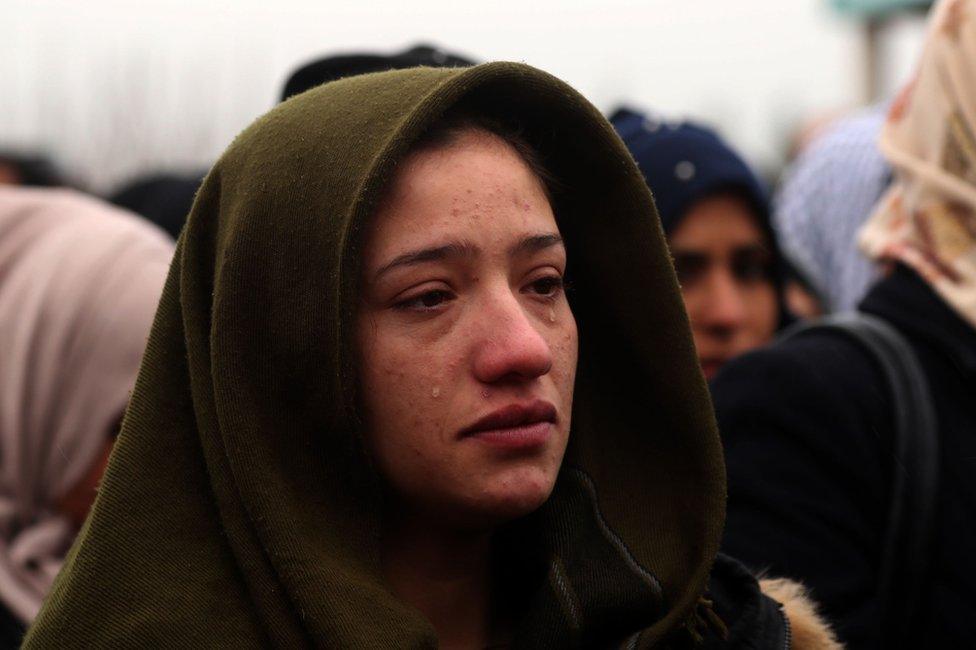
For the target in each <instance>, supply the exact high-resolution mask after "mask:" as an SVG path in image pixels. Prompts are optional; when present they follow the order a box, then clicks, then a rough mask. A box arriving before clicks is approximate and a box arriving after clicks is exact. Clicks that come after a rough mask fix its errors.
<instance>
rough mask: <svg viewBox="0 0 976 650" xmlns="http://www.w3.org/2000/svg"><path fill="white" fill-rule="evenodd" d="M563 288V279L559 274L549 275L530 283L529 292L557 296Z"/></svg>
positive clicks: (546, 296)
mask: <svg viewBox="0 0 976 650" xmlns="http://www.w3.org/2000/svg"><path fill="white" fill-rule="evenodd" d="M562 290H563V279H562V278H561V277H560V276H558V275H547V276H546V277H544V278H539V279H538V280H536V281H535V282H532V283H531V284H530V285H529V292H530V293H534V294H535V295H537V296H542V297H545V298H555V297H556V296H558V295H559V294H560V292H562Z"/></svg>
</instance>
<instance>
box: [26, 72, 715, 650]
mask: <svg viewBox="0 0 976 650" xmlns="http://www.w3.org/2000/svg"><path fill="white" fill-rule="evenodd" d="M462 105H463V106H464V107H466V109H467V110H468V111H474V112H477V113H481V114H484V115H486V116H488V117H494V118H500V119H511V118H517V119H518V121H519V122H520V123H521V125H522V126H523V132H524V135H525V137H526V138H527V139H528V140H529V141H530V142H531V143H532V144H533V145H534V146H535V147H536V148H537V149H538V150H539V151H540V152H541V155H542V157H543V159H544V161H545V164H546V166H547V167H548V168H549V169H551V170H552V172H553V173H554V175H555V176H556V177H557V178H559V179H560V181H561V183H562V187H563V188H564V189H563V191H562V192H561V193H560V194H559V195H558V196H557V197H556V199H555V203H554V207H555V213H556V214H557V219H558V222H559V225H560V229H561V232H562V234H563V236H564V238H565V240H566V244H567V249H568V257H569V260H570V262H569V265H570V266H569V274H570V275H571V276H572V278H573V281H574V283H575V288H574V291H573V294H572V296H571V299H570V300H571V303H572V307H573V310H574V313H575V316H576V318H577V321H578V324H579V332H580V358H579V365H578V375H577V382H576V390H575V401H574V414H573V426H572V431H571V432H570V441H569V449H568V451H567V455H566V460H565V461H564V463H563V471H562V472H561V474H560V477H559V479H558V481H557V484H556V488H555V491H554V493H553V495H552V497H551V498H550V499H549V501H548V502H547V503H546V505H545V506H543V508H542V509H540V511H539V512H537V513H535V514H534V515H532V516H529V517H526V518H525V519H524V520H521V521H518V522H515V524H513V525H512V526H511V529H510V530H508V531H506V532H507V533H508V535H509V536H510V538H512V543H511V544H510V545H509V546H508V548H511V549H516V551H513V553H515V554H516V555H517V557H516V558H515V560H517V561H519V562H524V563H525V564H527V565H529V566H530V567H531V568H532V570H527V571H524V572H520V573H519V574H518V575H516V576H515V580H516V581H517V584H515V585H514V586H513V589H515V590H516V593H518V595H519V596H520V597H522V598H524V599H525V602H526V603H527V605H526V609H525V611H524V612H522V614H523V616H522V621H521V623H520V625H519V626H518V630H517V636H516V638H515V641H514V646H515V647H525V648H530V647H531V648H538V647H583V646H586V647H594V646H601V647H603V646H607V645H609V644H612V643H617V642H618V641H622V640H623V639H625V638H629V637H634V638H636V640H637V643H636V646H637V647H647V646H650V645H652V644H654V643H656V642H658V641H660V640H662V639H676V638H678V637H680V636H681V635H682V630H683V629H684V627H685V626H686V624H688V623H689V622H690V621H692V620H693V619H694V618H695V611H696V604H697V603H698V601H699V597H700V595H701V594H702V591H703V590H704V588H705V586H706V582H707V579H708V574H709V569H710V566H711V563H712V560H713V558H714V557H715V554H716V552H717V547H718V542H719V538H720V534H721V529H722V522H723V518H724V507H725V490H724V484H725V476H724V468H723V461H722V452H721V447H720V444H719V440H718V436H717V433H716V430H715V424H714V418H713V414H712V411H711V406H710V402H709V398H708V394H707V389H706V387H705V384H704V382H703V380H702V377H701V374H700V372H699V370H698V367H697V362H696V358H695V352H694V349H693V346H692V342H691V336H690V333H689V330H688V324H687V319H686V317H685V314H684V310H683V306H682V303H681V298H680V295H679V292H678V287H677V284H676V282H675V278H674V274H673V271H672V268H671V265H670V262H669V260H668V255H667V251H666V248H665V243H664V237H663V235H662V232H661V229H660V226H659V225H658V221H657V219H656V218H655V215H654V207H653V203H652V201H651V197H650V193H649V192H648V190H647V187H646V186H645V184H644V181H643V178H642V177H641V175H640V172H639V171H638V170H637V169H636V167H635V166H634V164H633V161H632V159H631V157H630V155H629V154H628V153H627V151H626V149H625V148H624V147H623V145H622V143H621V142H620V140H619V139H618V138H617V137H616V135H615V134H614V132H613V130H612V128H611V127H610V125H609V124H608V123H607V122H606V120H604V119H603V118H602V117H601V116H600V114H599V113H598V111H597V110H596V109H595V108H593V107H592V106H591V105H590V104H589V103H588V102H586V100H585V99H583V98H582V97H581V96H580V95H579V94H577V93H576V92H575V91H574V90H572V89H571V88H570V87H568V86H566V85H565V84H563V83H561V82H560V81H558V80H556V79H554V78H553V77H550V76H548V75H546V74H544V73H541V72H539V71H537V70H534V69H532V68H529V67H527V66H524V65H518V64H508V63H494V64H486V65H482V66H477V67H474V68H466V69H455V70H446V69H426V68H418V69H413V70H409V71H398V72H385V73H377V74H371V75H364V76H359V77H351V78H348V79H344V80H342V81H337V82H334V83H330V84H326V85H324V86H321V87H319V88H316V89H314V90H311V91H308V92H306V93H303V94H301V95H298V96H296V97H294V98H292V99H291V100H289V101H287V102H284V103H283V104H281V105H280V106H278V107H277V108H276V109H274V110H272V111H271V112H270V113H268V114H267V115H265V116H264V117H262V118H260V119H259V120H258V121H257V122H255V123H254V124H253V125H252V126H251V127H249V128H248V129H247V130H245V131H244V132H243V133H242V134H241V135H240V136H239V137H238V138H237V140H236V141H235V142H234V143H233V144H232V145H231V146H230V148H229V149H228V150H227V152H226V153H225V154H224V155H223V156H222V158H221V159H220V161H219V162H218V163H217V164H216V166H215V167H214V168H213V170H212V171H211V172H210V174H209V175H208V177H207V179H206V180H205V182H204V184H203V186H202V188H201V189H200V192H199V194H198V195H197V198H196V202H195V204H194V207H193V210H192V211H191V214H190V217H189V220H188V223H187V226H186V228H185V230H184V232H183V235H182V239H181V240H180V244H179V248H178V251H177V255H176V259H175V261H174V264H173V267H172V271H171V274H170V277H169V280H168V282H167V285H166V287H165V289H164V293H163V297H162V301H161V303H160V306H159V311H158V314H157V316H156V322H155V324H154V327H153V331H152V334H151V336H150V340H149V345H148V349H147V352H146V357H145V359H144V362H143V366H142V371H141V373H140V376H139V380H138V383H137V386H136V389H135V393H134V395H133V398H132V402H131V405H130V407H129V410H128V412H127V414H126V417H125V422H124V425H123V431H122V434H121V435H120V437H119V441H118V444H117V446H116V448H115V451H114V452H113V456H112V459H111V462H110V464H109V468H108V472H107V474H106V477H105V479H104V483H103V486H102V489H101V491H100V494H99V497H98V500H97V501H96V504H95V506H94V510H93V512H92V515H91V517H90V518H89V520H88V522H87V524H86V526H85V528H84V530H83V531H82V533H81V535H80V537H79V541H78V543H77V544H76V546H75V547H74V549H73V551H72V553H71V554H70V556H69V558H68V560H67V563H66V565H65V568H64V570H63V571H62V573H61V575H60V577H59V579H58V581H57V583H56V585H55V587H54V590H53V593H52V595H51V597H50V599H49V600H48V602H47V604H46V606H45V608H44V609H43V611H42V612H41V614H40V616H39V618H38V620H37V622H36V623H35V625H34V626H33V628H32V629H31V630H30V632H29V636H28V639H27V642H26V647H28V648H55V647H57V648H64V647H87V648H91V647H162V646H165V647H236V648H245V647H257V646H270V647H280V648H299V647H309V646H314V647H322V648H432V647H435V646H436V638H435V634H434V630H433V629H432V627H431V625H430V624H429V623H428V622H427V621H426V620H424V619H423V617H421V616H420V614H419V613H418V612H416V611H415V610H413V609H411V608H409V607H408V606H406V605H405V604H404V603H402V602H401V601H399V600H398V599H397V598H395V597H394V596H393V595H392V594H391V592H390V591H389V590H388V589H387V587H386V586H385V585H384V581H383V579H382V577H381V572H380V566H379V530H380V527H379V516H380V512H381V509H380V489H379V482H378V480H377V477H376V476H375V475H374V474H373V472H372V470H371V468H370V465H369V463H368V461H367V459H366V457H365V454H364V452H363V449H362V446H361V444H360V439H359V434H358V423H357V419H356V417H355V408H354V405H355V404H356V395H355V386H356V379H355V373H354V370H355V368H354V365H353V363H352V359H351V350H352V346H351V345H350V341H351V337H352V331H351V324H352V323H353V319H352V316H353V314H354V310H355V302H356V280H357V275H358V269H359V259H360V246H361V238H362V233H363V227H364V224H365V223H366V220H367V218H368V216H369V215H370V214H371V212H372V210H373V208H374V206H375V205H376V203H377V201H378V198H379V197H380V195H381V192H382V191H383V189H384V187H385V186H386V185H387V184H388V183H389V182H390V179H391V178H392V176H393V174H394V173H395V171H396V166H397V163H398V161H399V160H400V159H401V158H402V156H403V155H404V153H405V151H407V150H408V148H409V146H410V144H411V142H413V141H414V140H415V139H416V138H417V137H418V136H419V135H421V134H422V133H423V132H424V131H425V130H426V129H427V128H428V127H429V126H430V125H431V124H432V123H433V122H434V121H436V120H437V119H438V117H439V116H441V115H442V114H443V113H444V111H446V110H448V109H450V108H452V107H458V106H462ZM635 287H639V290H635ZM649 296H651V297H652V298H651V299H649V298H648V297H649ZM635 635H636V636H635Z"/></svg>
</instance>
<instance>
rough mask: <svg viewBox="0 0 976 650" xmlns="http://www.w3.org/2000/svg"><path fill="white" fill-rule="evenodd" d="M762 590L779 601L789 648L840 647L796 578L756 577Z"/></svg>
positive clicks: (824, 649)
mask: <svg viewBox="0 0 976 650" xmlns="http://www.w3.org/2000/svg"><path fill="white" fill-rule="evenodd" d="M759 586H760V588H761V589H762V591H763V593H764V594H766V595H767V596H769V597H770V598H772V599H773V600H775V601H777V602H779V603H780V604H781V605H783V612H784V613H785V614H786V618H787V619H788V620H789V622H790V628H791V631H792V637H793V638H792V643H791V644H790V647H791V648H792V650H841V648H843V647H844V646H843V645H841V643H840V642H839V641H838V640H837V637H836V636H835V635H834V632H833V630H831V629H830V625H829V624H828V623H827V621H826V620H824V619H823V618H822V617H821V616H820V614H818V613H817V604H816V603H815V602H814V601H813V600H812V599H811V598H810V596H809V595H808V594H807V590H806V588H805V587H804V586H803V585H801V584H800V583H798V582H793V581H792V580H787V579H785V578H776V579H771V578H765V579H763V580H760V581H759Z"/></svg>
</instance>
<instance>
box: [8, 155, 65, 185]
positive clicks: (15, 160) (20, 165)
mask: <svg viewBox="0 0 976 650" xmlns="http://www.w3.org/2000/svg"><path fill="white" fill-rule="evenodd" d="M0 167H6V168H7V169H9V170H11V171H12V172H13V174H14V177H15V179H16V184H18V185H33V186H37V187H57V186H60V185H64V179H63V178H62V177H61V174H60V173H59V172H58V171H57V169H56V168H55V166H54V164H53V163H52V162H51V161H50V160H49V159H48V158H47V157H45V156H42V155H40V154H28V153H21V152H15V151H4V150H0Z"/></svg>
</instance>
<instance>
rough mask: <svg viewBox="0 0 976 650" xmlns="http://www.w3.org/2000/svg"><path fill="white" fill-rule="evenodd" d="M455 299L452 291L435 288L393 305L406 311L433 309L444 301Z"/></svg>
mask: <svg viewBox="0 0 976 650" xmlns="http://www.w3.org/2000/svg"><path fill="white" fill-rule="evenodd" d="M453 299H454V294H453V293H451V292H450V291H446V290H444V289H435V290H432V291H425V292H424V293H422V294H420V295H416V296H411V297H410V298H407V299H406V300H401V301H400V302H398V303H396V304H394V305H393V307H394V308H395V309H400V310H404V311H408V310H413V311H433V310H434V309H437V308H438V307H440V306H441V305H443V304H444V303H447V302H449V301H451V300H453Z"/></svg>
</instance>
